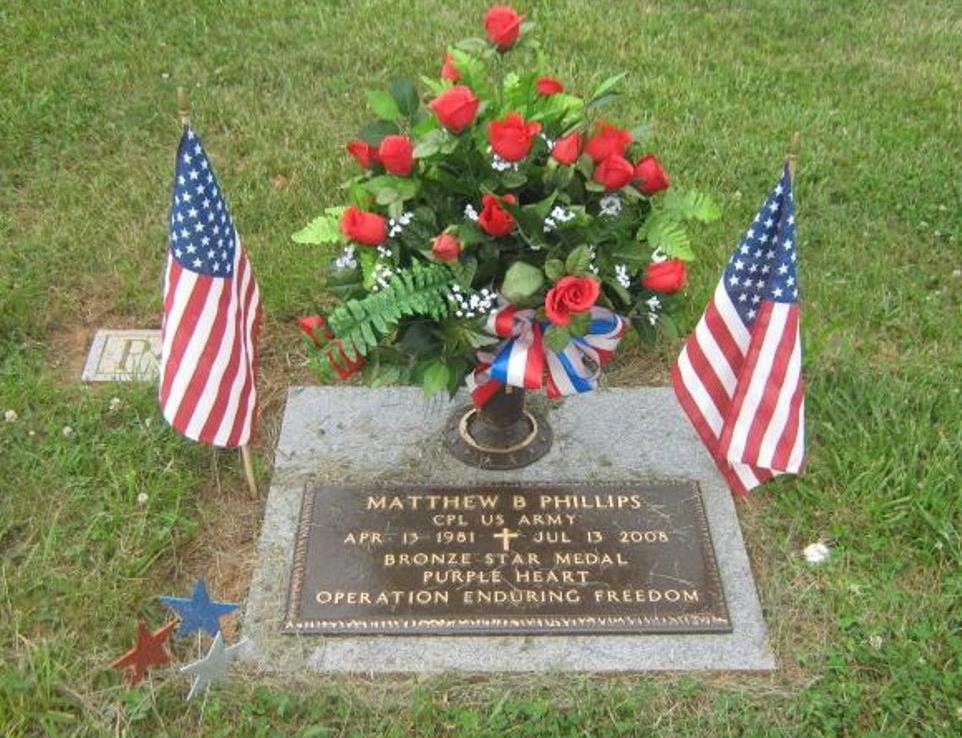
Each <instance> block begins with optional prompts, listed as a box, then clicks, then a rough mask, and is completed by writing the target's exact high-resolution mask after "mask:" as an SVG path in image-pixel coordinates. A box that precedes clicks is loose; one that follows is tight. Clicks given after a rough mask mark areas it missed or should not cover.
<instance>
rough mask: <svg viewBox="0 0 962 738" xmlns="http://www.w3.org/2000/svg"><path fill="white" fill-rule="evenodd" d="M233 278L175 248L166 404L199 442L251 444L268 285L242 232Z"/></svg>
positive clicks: (167, 312) (173, 420)
mask: <svg viewBox="0 0 962 738" xmlns="http://www.w3.org/2000/svg"><path fill="white" fill-rule="evenodd" d="M234 238H235V248H234V265H233V270H232V276H230V277H209V276H205V275H203V274H198V273H197V272H193V271H190V270H189V269H184V268H183V267H182V266H181V265H180V264H179V263H178V262H177V260H176V259H174V258H173V257H172V256H171V255H170V253H168V256H167V271H166V275H165V279H164V323H163V334H162V335H163V348H162V352H161V367H160V406H161V409H162V411H163V414H164V418H165V419H166V420H167V422H169V423H170V424H171V425H172V426H173V427H174V428H175V429H177V430H178V431H180V432H181V433H183V434H184V435H185V436H187V437H188V438H190V439H191V440H194V441H200V442H201V443H210V444H213V445H215V446H228V447H233V446H243V445H246V444H247V443H248V442H249V441H250V439H251V435H252V433H253V426H254V416H255V413H256V407H257V388H256V383H255V378H256V374H257V334H258V330H259V327H260V317H261V305H260V291H259V290H258V287H257V282H256V280H255V279H254V275H253V273H252V271H251V265H250V262H249V261H248V259H247V256H246V255H245V254H244V251H243V249H242V248H241V245H240V238H239V236H237V234H236V232H235V234H234Z"/></svg>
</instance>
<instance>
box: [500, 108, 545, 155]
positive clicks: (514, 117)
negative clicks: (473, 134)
mask: <svg viewBox="0 0 962 738" xmlns="http://www.w3.org/2000/svg"><path fill="white" fill-rule="evenodd" d="M540 132H541V124H540V123H525V122H524V118H522V117H521V116H520V115H519V114H518V113H508V114H507V115H506V116H504V118H502V119H501V120H493V121H491V123H489V124H488V141H490V142H491V148H492V149H494V153H496V154H497V155H498V156H500V157H501V158H502V159H505V160H506V161H521V160H522V159H524V157H526V156H527V155H528V152H530V151H531V144H533V143H534V138H535V136H537V135H538V134H539V133H540Z"/></svg>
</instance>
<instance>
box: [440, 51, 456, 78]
mask: <svg viewBox="0 0 962 738" xmlns="http://www.w3.org/2000/svg"><path fill="white" fill-rule="evenodd" d="M460 77H461V72H459V71H458V68H457V67H456V66H454V57H453V56H451V52H450V51H446V52H444V64H442V65H441V79H446V80H448V82H457V81H458V79H459V78H460Z"/></svg>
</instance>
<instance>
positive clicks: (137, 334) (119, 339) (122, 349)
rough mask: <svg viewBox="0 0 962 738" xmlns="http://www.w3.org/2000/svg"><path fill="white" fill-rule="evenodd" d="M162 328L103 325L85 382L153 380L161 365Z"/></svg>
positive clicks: (98, 333) (84, 373)
mask: <svg viewBox="0 0 962 738" xmlns="http://www.w3.org/2000/svg"><path fill="white" fill-rule="evenodd" d="M160 348H161V344H160V331H159V330H151V329H140V328H135V329H113V328H102V329H100V330H98V331H97V334H96V335H95V336H94V340H93V343H92V344H91V345H90V352H89V353H88V354H87V363H86V364H85V365H84V369H83V373H82V374H81V379H82V380H83V381H84V382H130V381H144V382H150V381H153V380H154V379H156V378H157V375H158V373H159V366H160Z"/></svg>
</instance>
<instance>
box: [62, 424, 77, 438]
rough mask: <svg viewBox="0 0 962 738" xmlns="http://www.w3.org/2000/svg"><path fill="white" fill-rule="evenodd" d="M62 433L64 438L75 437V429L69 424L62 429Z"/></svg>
mask: <svg viewBox="0 0 962 738" xmlns="http://www.w3.org/2000/svg"><path fill="white" fill-rule="evenodd" d="M60 434H61V435H62V436H63V437H64V438H73V435H74V431H73V428H71V427H70V426H69V425H65V426H64V427H63V430H61V431H60Z"/></svg>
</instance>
